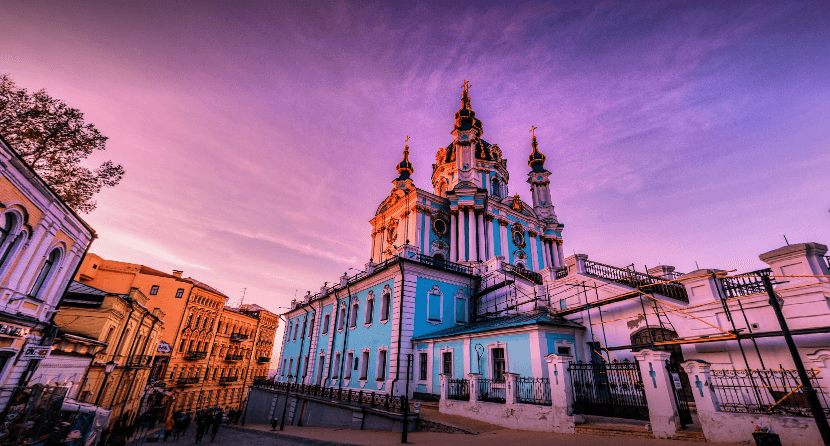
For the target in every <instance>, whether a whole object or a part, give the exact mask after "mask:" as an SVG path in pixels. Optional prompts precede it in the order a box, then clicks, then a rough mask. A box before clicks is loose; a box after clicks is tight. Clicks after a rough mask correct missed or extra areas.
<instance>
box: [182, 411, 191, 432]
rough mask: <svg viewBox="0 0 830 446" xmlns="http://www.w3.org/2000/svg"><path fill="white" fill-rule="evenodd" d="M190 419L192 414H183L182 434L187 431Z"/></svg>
mask: <svg viewBox="0 0 830 446" xmlns="http://www.w3.org/2000/svg"><path fill="white" fill-rule="evenodd" d="M191 421H193V414H192V413H190V412H188V413H186V414H185V415H184V421H183V422H182V435H184V434H186V433H187V428H188V427H190V422H191Z"/></svg>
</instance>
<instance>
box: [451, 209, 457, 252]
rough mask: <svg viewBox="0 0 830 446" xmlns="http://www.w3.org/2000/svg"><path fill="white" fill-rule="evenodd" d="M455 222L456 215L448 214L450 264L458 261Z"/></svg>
mask: <svg viewBox="0 0 830 446" xmlns="http://www.w3.org/2000/svg"><path fill="white" fill-rule="evenodd" d="M457 221H458V218H457V217H456V215H455V214H454V213H452V212H450V262H457V261H458V242H457V236H458V228H457V227H456V225H455V224H456V222H457Z"/></svg>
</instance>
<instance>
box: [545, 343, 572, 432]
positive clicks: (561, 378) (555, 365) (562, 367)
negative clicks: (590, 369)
mask: <svg viewBox="0 0 830 446" xmlns="http://www.w3.org/2000/svg"><path fill="white" fill-rule="evenodd" d="M545 360H547V362H548V377H549V379H550V403H551V414H552V415H553V416H552V417H551V423H552V424H553V429H552V430H553V432H556V433H559V434H573V433H574V432H575V429H574V426H575V425H576V423H575V422H574V420H575V417H574V414H573V386H572V384H571V377H570V375H569V373H568V363H570V362H571V361H572V360H573V356H560V355H557V354H555V353H551V354H549V355H547V356H545Z"/></svg>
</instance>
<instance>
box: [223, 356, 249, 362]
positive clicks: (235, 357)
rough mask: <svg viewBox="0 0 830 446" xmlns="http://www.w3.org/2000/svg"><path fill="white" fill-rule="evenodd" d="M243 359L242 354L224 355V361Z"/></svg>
mask: <svg viewBox="0 0 830 446" xmlns="http://www.w3.org/2000/svg"><path fill="white" fill-rule="evenodd" d="M243 359H245V357H244V356H242V355H227V356H225V362H236V361H241V360H243Z"/></svg>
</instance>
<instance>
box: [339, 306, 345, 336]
mask: <svg viewBox="0 0 830 446" xmlns="http://www.w3.org/2000/svg"><path fill="white" fill-rule="evenodd" d="M345 326H346V306H345V305H341V306H340V317H338V318H337V329H338V330H342V329H343V327H345Z"/></svg>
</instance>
